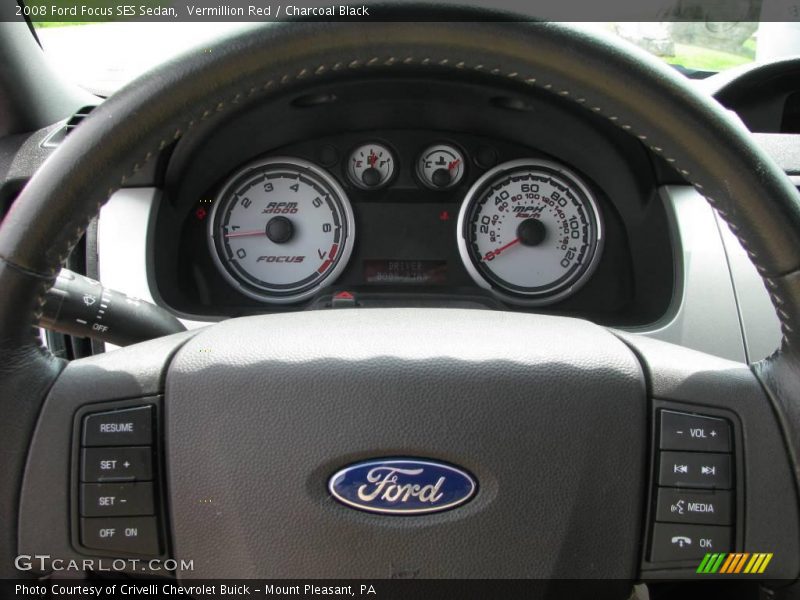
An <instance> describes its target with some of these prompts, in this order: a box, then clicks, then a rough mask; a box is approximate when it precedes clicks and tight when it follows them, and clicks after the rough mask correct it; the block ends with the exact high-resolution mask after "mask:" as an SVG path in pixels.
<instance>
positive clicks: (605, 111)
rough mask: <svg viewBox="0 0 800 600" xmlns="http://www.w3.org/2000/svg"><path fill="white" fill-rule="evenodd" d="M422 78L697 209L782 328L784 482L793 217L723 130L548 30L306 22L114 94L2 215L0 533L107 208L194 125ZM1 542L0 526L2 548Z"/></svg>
mask: <svg viewBox="0 0 800 600" xmlns="http://www.w3.org/2000/svg"><path fill="white" fill-rule="evenodd" d="M470 14H472V15H473V16H475V17H476V19H477V18H480V16H481V15H480V13H477V14H476V13H470ZM495 16H496V15H495ZM462 20H463V15H462ZM420 71H422V72H426V73H432V74H441V76H442V77H448V76H453V75H455V76H460V75H463V74H467V73H469V74H471V75H472V76H476V77H483V78H485V79H486V80H487V81H489V82H491V81H493V80H494V81H497V82H498V83H502V85H504V86H509V85H510V86H518V88H519V89H520V90H521V91H524V90H525V89H526V88H536V89H541V90H547V91H548V92H551V93H553V94H556V95H558V96H560V97H562V98H563V99H564V100H565V101H572V102H575V103H577V104H579V105H581V106H584V107H585V108H586V110H589V111H592V112H594V113H597V114H600V115H603V116H605V117H606V118H608V119H609V120H610V121H611V122H613V123H614V124H616V125H617V126H619V127H620V128H622V129H623V130H625V131H627V132H629V133H630V134H632V135H635V136H636V137H637V138H638V139H640V140H641V141H642V142H643V143H645V144H646V145H647V146H648V147H649V148H650V149H651V150H652V151H653V152H654V153H655V154H657V155H660V156H662V157H664V158H665V160H666V161H667V162H669V163H670V164H671V165H672V166H673V167H675V169H677V170H678V172H679V173H680V174H681V175H682V176H683V177H684V178H686V179H687V180H688V181H689V182H690V183H691V184H692V185H694V187H695V188H696V189H697V190H698V191H699V192H700V193H701V194H703V195H704V196H705V197H706V198H707V199H708V201H709V202H710V203H711V204H712V206H714V208H716V209H717V210H718V211H719V213H720V214H721V215H722V216H723V218H724V219H725V220H726V221H727V223H728V224H729V226H730V227H731V229H732V230H733V232H734V233H735V234H736V235H737V237H738V238H739V240H740V242H741V243H742V245H743V246H744V248H745V249H746V251H747V253H748V254H749V256H750V258H751V260H752V262H753V263H754V264H755V266H756V267H757V269H758V271H759V273H760V274H761V276H762V278H763V279H764V282H765V285H766V287H767V289H768V291H769V293H770V296H771V298H772V301H773V304H774V305H775V309H776V312H777V314H778V316H779V318H780V321H781V325H782V329H783V343H782V348H781V349H779V350H778V351H776V353H775V354H774V355H773V356H772V357H770V358H769V359H767V360H765V361H763V362H762V363H760V364H758V365H755V366H754V369H755V371H756V374H757V375H758V376H759V377H760V379H761V381H762V382H763V383H764V385H765V387H766V389H767V392H768V395H769V396H770V397H771V399H772V401H773V402H774V404H775V407H776V409H777V412H778V415H779V418H780V420H781V422H782V425H783V428H784V433H785V434H786V435H787V437H788V439H789V442H790V448H789V452H790V455H791V456H790V458H791V461H792V464H793V466H794V467H795V475H796V476H797V474H798V471H797V460H796V457H797V456H798V452H799V451H800V434H798V430H800V427H797V425H800V392H798V388H799V387H800V386H797V385H795V383H796V382H797V381H798V378H799V377H800V375H798V374H799V373H800V368H798V366H797V364H798V346H799V345H800V329H798V322H800V204H798V202H797V192H796V190H795V189H794V188H793V186H792V185H791V183H790V181H789V180H788V178H787V177H786V176H785V175H784V173H783V172H782V171H781V170H780V169H779V168H778V166H777V165H775V164H774V163H773V162H772V161H771V160H770V159H769V158H768V157H766V156H765V155H764V154H763V152H761V151H759V150H758V149H757V148H756V147H755V146H754V143H753V142H752V141H751V140H750V138H749V137H748V132H747V131H746V130H745V128H744V126H743V125H741V123H740V122H738V121H737V120H736V119H735V117H732V116H730V115H729V114H728V113H727V112H726V111H725V110H724V109H723V108H722V107H720V106H719V105H717V104H716V103H714V102H713V101H712V100H710V99H708V98H705V97H703V96H702V95H701V94H700V93H698V92H695V91H694V90H693V89H692V88H691V86H690V84H689V83H688V82H687V81H686V80H685V79H684V78H683V77H681V76H680V75H678V74H676V73H675V72H673V71H672V70H671V69H670V68H668V67H666V66H665V65H663V64H661V63H660V62H658V61H657V59H655V58H653V57H651V56H649V55H647V54H645V53H644V52H639V51H636V50H634V49H632V48H631V47H629V46H627V45H625V44H622V43H618V42H616V41H613V40H610V39H604V38H598V37H596V36H595V35H593V34H590V33H588V32H583V31H580V30H575V29H572V28H570V27H565V26H562V25H557V24H550V23H547V24H545V23H519V22H517V23H512V22H505V23H498V22H481V23H468V22H451V23H403V22H395V23H371V24H370V25H369V26H363V25H358V24H351V23H324V22H308V23H291V24H280V25H269V26H264V27H255V28H253V29H251V30H248V31H246V32H244V33H242V34H239V35H236V36H234V37H231V38H229V39H224V40H221V41H220V42H218V43H216V44H215V45H213V46H212V47H209V48H206V49H204V50H203V51H198V52H195V53H191V54H187V55H186V56H184V57H182V58H180V59H177V60H175V61H172V62H170V63H167V64H166V65H164V66H162V67H160V68H158V69H156V70H155V71H153V72H151V73H149V74H147V75H145V76H143V77H142V78H140V79H139V80H137V81H135V82H133V83H132V84H130V85H128V86H127V87H126V88H124V89H123V90H121V91H120V92H118V93H117V94H115V95H114V96H112V97H111V98H109V99H108V100H107V101H106V102H104V103H103V104H101V105H100V106H99V107H98V108H97V109H96V110H95V111H93V113H92V115H91V117H90V118H88V119H87V120H86V121H85V122H84V124H82V125H81V127H80V128H79V129H77V130H76V131H75V132H74V133H73V134H72V135H70V136H69V138H67V139H66V141H65V142H64V143H63V144H61V146H60V147H59V148H58V149H57V150H56V151H55V152H54V153H53V155H52V156H51V157H50V158H49V159H48V160H47V162H46V163H45V164H44V165H43V167H42V168H41V169H40V170H39V172H37V173H36V175H35V176H34V177H33V178H32V179H31V181H30V182H29V183H28V185H27V186H26V187H25V189H24V190H23V191H22V192H21V194H20V196H19V197H18V199H17V201H16V202H15V203H14V205H13V207H12V209H11V211H10V213H9V214H8V216H7V217H6V219H5V222H4V223H3V225H2V228H0V289H2V290H3V294H4V298H5V300H4V302H2V303H0V350H1V351H2V353H3V356H4V357H6V359H5V360H4V361H3V364H2V365H0V398H2V407H3V409H4V411H5V412H6V414H14V415H15V417H16V418H15V422H14V423H13V425H10V426H9V425H4V429H5V431H4V433H5V435H4V436H3V437H4V439H5V444H6V445H7V448H8V449H9V450H8V452H6V453H5V454H4V456H3V459H2V460H3V463H4V464H3V465H2V468H3V471H4V472H5V473H7V474H8V475H7V476H8V484H7V485H6V486H4V489H3V490H2V492H0V494H2V497H0V514H1V515H2V517H0V518H2V520H3V522H5V523H8V524H12V523H14V522H15V520H16V509H17V501H18V490H19V487H20V481H21V478H22V473H23V468H24V462H25V456H26V451H27V447H28V443H29V441H30V437H31V434H32V431H33V427H34V425H35V421H36V416H37V413H38V410H39V408H40V406H41V403H42V400H43V398H44V397H45V395H46V393H47V390H48V389H49V387H50V386H51V385H52V384H53V382H54V381H55V380H56V379H57V377H58V373H59V371H60V370H61V369H62V368H63V362H62V361H60V360H57V359H55V358H54V357H53V356H52V354H51V353H50V352H49V351H48V350H47V349H46V348H43V347H42V346H41V343H40V341H39V339H38V336H37V335H36V330H35V328H34V325H35V324H36V322H37V320H38V313H39V310H40V307H41V303H42V297H43V294H44V293H45V291H46V290H47V288H48V287H49V286H50V285H51V284H52V282H53V280H54V277H55V276H56V274H57V272H58V270H59V269H60V267H61V265H62V263H63V261H64V259H65V258H66V257H67V255H68V254H69V252H70V250H71V248H72V247H73V246H74V244H76V243H77V242H78V240H79V239H80V237H81V236H82V234H83V233H84V231H85V229H86V226H87V224H88V222H89V220H90V219H91V218H93V217H94V216H95V215H96V214H97V213H98V211H99V209H100V207H101V206H102V205H103V203H104V202H105V201H106V200H107V199H108V198H109V196H110V195H111V194H112V193H113V192H114V191H115V190H117V189H118V188H120V187H122V186H124V185H125V183H126V180H127V179H128V178H129V177H130V176H131V175H132V174H134V173H136V172H137V171H138V170H139V169H140V168H141V167H142V165H144V164H145V163H147V162H148V161H151V160H154V159H155V157H156V155H157V154H158V153H159V151H161V150H163V149H164V148H165V147H167V146H169V145H170V144H172V143H173V142H174V141H176V140H178V139H179V138H180V137H181V136H182V135H183V134H184V133H186V132H187V131H188V130H190V129H192V128H193V127H195V126H196V125H197V124H199V123H203V122H207V121H211V120H216V119H221V118H223V117H224V115H226V114H228V113H229V112H230V111H232V110H236V109H238V108H240V107H244V106H246V105H249V104H251V103H253V102H260V101H264V100H265V99H267V98H269V97H270V96H271V95H273V94H277V93H283V92H286V91H289V90H294V89H301V88H302V87H303V86H305V85H307V84H309V83H321V82H324V81H327V80H334V79H336V78H338V77H360V76H364V77H369V76H373V75H376V76H377V75H380V76H392V75H393V74H394V73H397V74H413V73H419V72H420ZM20 308H22V312H21V313H20ZM15 544H16V537H15V529H14V526H13V525H11V526H9V527H7V528H6V530H5V531H4V532H3V539H2V540H0V545H2V547H3V548H13V547H15ZM4 562H5V561H4ZM9 562H10V561H9ZM5 564H8V562H5ZM4 568H6V567H4Z"/></svg>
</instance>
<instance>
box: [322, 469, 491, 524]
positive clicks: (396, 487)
mask: <svg viewBox="0 0 800 600" xmlns="http://www.w3.org/2000/svg"><path fill="white" fill-rule="evenodd" d="M476 488H477V486H476V484H475V480H474V479H473V478H472V477H471V476H470V475H469V474H467V473H466V472H464V471H462V470H461V469H458V468H456V467H453V466H451V465H447V464H444V463H440V462H435V461H432V460H416V459H413V458H402V459H401V458H391V459H385V460H370V461H366V462H360V463H356V464H353V465H350V466H348V467H345V468H344V469H342V470H341V471H339V472H337V473H335V474H334V475H333V477H331V479H330V481H329V482H328V489H329V490H330V492H331V494H333V497H334V498H336V499H337V500H338V501H339V502H342V503H343V504H346V505H347V506H350V507H351V508H357V509H359V510H366V511H368V512H375V513H383V514H392V515H421V514H427V513H433V512H438V511H441V510H448V509H450V508H455V507H456V506H459V505H461V504H464V503H465V502H466V501H467V500H469V499H470V498H472V496H473V495H474V494H475V490H476Z"/></svg>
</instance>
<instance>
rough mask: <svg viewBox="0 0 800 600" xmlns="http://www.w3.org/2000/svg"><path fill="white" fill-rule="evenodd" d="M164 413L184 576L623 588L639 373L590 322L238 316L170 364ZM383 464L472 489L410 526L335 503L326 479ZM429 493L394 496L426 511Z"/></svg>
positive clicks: (641, 424) (637, 518)
mask: <svg viewBox="0 0 800 600" xmlns="http://www.w3.org/2000/svg"><path fill="white" fill-rule="evenodd" d="M165 407H166V420H167V427H166V445H167V470H168V473H169V481H168V488H169V490H168V493H169V495H170V507H171V511H172V515H171V519H172V526H173V532H174V539H173V542H174V545H173V547H174V550H175V555H176V558H185V559H192V560H193V561H194V570H193V571H190V572H182V573H179V576H181V577H183V578H188V577H200V578H215V577H223V576H224V577H225V578H228V579H230V578H275V577H282V578H286V577H289V578H314V577H318V578H323V577H324V578H334V577H336V578H339V577H341V578H390V577H399V576H408V574H412V575H413V576H415V577H420V578H440V577H445V578H498V577H503V578H572V579H574V578H614V579H624V580H631V579H634V578H635V576H636V565H637V564H638V561H639V543H640V534H641V532H640V525H641V522H642V510H643V508H644V493H645V438H646V432H647V418H646V394H645V385H644V379H643V374H642V372H641V368H640V366H639V363H638V361H637V360H636V358H635V357H634V355H633V354H632V353H631V352H630V351H629V349H628V347H627V346H625V345H624V344H623V343H622V342H620V341H619V340H618V339H617V338H616V337H615V336H613V335H612V334H611V333H609V332H608V331H606V330H605V329H603V328H601V327H598V326H595V325H593V324H590V323H587V322H584V321H578V320H573V319H567V318H560V317H546V316H539V315H525V314H517V313H510V312H493V311H484V310H442V309H434V310H425V309H412V310H404V309H388V310H379V309H371V310H359V309H352V310H338V311H337V310H329V311H317V312H303V313H293V314H283V315H276V316H263V317H247V318H243V319H233V320H230V321H226V322H224V323H221V324H219V325H216V326H215V327H211V328H208V329H207V330H205V331H202V332H200V333H199V334H198V335H197V336H195V337H194V338H193V339H192V340H191V341H189V342H188V343H187V344H186V345H185V346H184V347H183V348H182V349H181V350H180V351H179V352H178V354H177V355H176V357H175V359H174V361H173V363H172V365H171V366H170V369H169V372H168V376H167V382H166V397H165ZM388 457H402V458H411V459H417V460H421V461H422V460H430V461H433V462H434V463H435V464H437V465H440V466H439V468H440V469H443V468H444V467H441V465H452V466H453V467H456V468H457V469H458V470H461V471H463V472H464V473H467V474H469V476H471V477H473V478H474V480H475V483H476V490H475V492H474V494H472V495H471V498H470V499H469V501H466V502H463V503H460V504H458V505H457V506H455V507H454V508H451V509H450V510H446V511H441V512H422V513H420V514H381V513H373V512H365V511H364V510H360V509H358V508H355V507H351V506H348V505H346V504H344V503H342V502H340V501H337V500H336V499H335V498H334V497H333V496H332V495H331V492H330V490H329V483H330V481H331V477H332V476H333V475H334V474H336V473H337V472H339V471H341V470H342V469H345V468H346V467H348V466H349V465H352V464H356V463H361V462H364V463H366V462H368V461H371V460H374V459H385V458H388ZM413 467H415V465H410V466H409V465H405V468H406V470H407V471H408V472H409V473H411V474H412V475H414V474H415V473H416V471H414V469H413ZM404 472H405V471H404ZM443 473H444V471H443ZM444 475H446V473H444ZM409 476H411V475H403V477H409ZM432 477H433V476H432ZM438 479H439V477H438V476H437V477H433V478H432V479H430V481H429V482H428V484H429V487H428V488H426V491H425V493H422V494H419V493H417V494H416V496H415V497H414V495H413V494H408V495H407V496H408V497H414V501H417V502H426V501H429V500H430V498H435V497H437V494H439V493H440V492H442V491H444V488H445V487H446V486H440V487H439V488H436V487H435V486H436V483H437V482H438ZM404 482H405V480H401V481H399V482H398V483H404ZM387 485H388V484H387ZM387 489H388V488H387ZM409 489H412V488H409ZM420 489H421V488H418V489H417V490H416V491H419V490H420ZM401 495H402V494H401V493H400V492H397V493H394V492H393V495H392V498H394V497H400V496H401ZM367 496H369V494H367ZM390 499H391V498H390Z"/></svg>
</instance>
